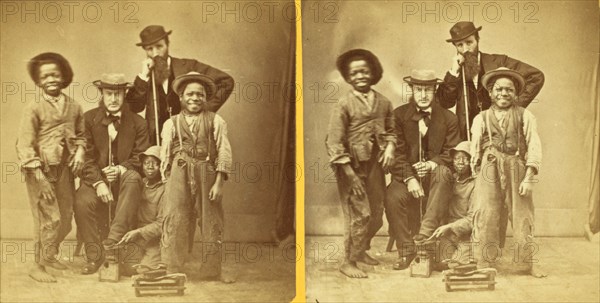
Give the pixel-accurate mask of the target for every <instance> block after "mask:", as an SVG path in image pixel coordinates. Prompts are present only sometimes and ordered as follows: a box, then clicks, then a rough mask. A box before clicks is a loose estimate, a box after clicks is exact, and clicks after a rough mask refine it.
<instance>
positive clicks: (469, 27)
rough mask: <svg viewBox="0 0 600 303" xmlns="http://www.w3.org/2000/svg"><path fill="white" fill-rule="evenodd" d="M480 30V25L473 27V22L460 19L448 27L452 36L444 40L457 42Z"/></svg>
mask: <svg viewBox="0 0 600 303" xmlns="http://www.w3.org/2000/svg"><path fill="white" fill-rule="evenodd" d="M480 30H481V26H480V27H477V28H475V24H473V22H469V21H460V22H457V23H456V24H454V26H452V28H450V36H451V37H452V38H450V39H446V42H452V43H454V42H457V41H460V40H462V39H465V38H467V37H469V36H470V35H472V34H474V33H476V32H478V31H480Z"/></svg>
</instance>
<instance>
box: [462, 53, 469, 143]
mask: <svg viewBox="0 0 600 303" xmlns="http://www.w3.org/2000/svg"><path fill="white" fill-rule="evenodd" d="M461 68H462V81H463V97H464V99H465V121H467V141H471V125H470V124H471V123H469V102H468V101H467V95H468V94H467V81H465V66H464V65H462V66H461Z"/></svg>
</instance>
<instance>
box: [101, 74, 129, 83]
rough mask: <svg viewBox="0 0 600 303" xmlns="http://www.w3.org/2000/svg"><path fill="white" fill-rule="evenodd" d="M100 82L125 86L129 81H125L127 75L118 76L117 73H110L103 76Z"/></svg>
mask: <svg viewBox="0 0 600 303" xmlns="http://www.w3.org/2000/svg"><path fill="white" fill-rule="evenodd" d="M100 81H101V82H102V83H104V84H108V85H125V84H127V81H126V80H125V74H117V73H109V74H102V77H101V78H100Z"/></svg>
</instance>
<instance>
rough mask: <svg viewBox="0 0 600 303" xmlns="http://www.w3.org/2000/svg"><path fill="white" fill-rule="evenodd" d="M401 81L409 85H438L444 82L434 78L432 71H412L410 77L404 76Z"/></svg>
mask: <svg viewBox="0 0 600 303" xmlns="http://www.w3.org/2000/svg"><path fill="white" fill-rule="evenodd" d="M402 80H404V81H405V82H406V83H408V84H411V85H415V84H416V85H438V84H441V83H443V82H444V81H443V80H442V79H439V78H437V77H436V76H435V72H434V71H432V70H426V69H413V70H412V72H411V73H410V76H406V77H404V78H402Z"/></svg>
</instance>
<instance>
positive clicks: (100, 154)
mask: <svg viewBox="0 0 600 303" xmlns="http://www.w3.org/2000/svg"><path fill="white" fill-rule="evenodd" d="M83 116H84V119H85V139H86V141H87V147H86V154H85V158H86V161H85V164H84V166H83V170H82V172H81V180H82V181H83V182H85V183H86V184H87V185H90V186H92V185H93V184H94V183H96V182H98V181H103V180H104V177H103V175H102V168H104V167H106V166H108V165H109V159H108V148H109V143H108V140H109V137H108V126H107V125H105V124H106V123H104V121H105V117H106V110H105V109H104V108H103V107H97V108H94V109H91V110H89V111H87V112H85V114H83ZM119 123H120V126H119V129H118V132H119V133H118V135H117V138H116V140H117V146H118V149H117V153H116V158H117V161H118V164H119V165H122V166H124V167H125V168H127V169H133V170H136V171H137V172H138V173H139V172H140V168H141V164H140V159H139V155H140V154H141V153H142V152H144V151H145V150H146V149H147V148H148V147H150V142H149V140H148V128H147V127H146V121H145V120H144V119H143V118H142V117H140V116H139V115H137V114H135V113H132V112H131V111H129V110H127V107H126V106H124V107H123V110H122V111H121V119H120V122H119ZM115 164H117V163H115ZM104 181H105V180H104Z"/></svg>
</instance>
